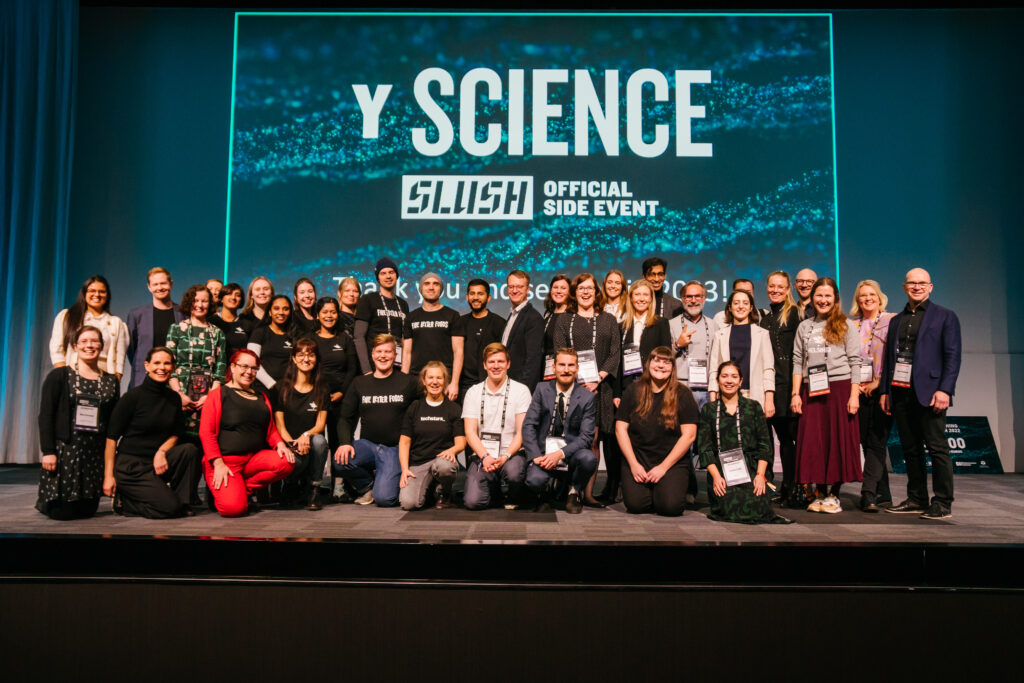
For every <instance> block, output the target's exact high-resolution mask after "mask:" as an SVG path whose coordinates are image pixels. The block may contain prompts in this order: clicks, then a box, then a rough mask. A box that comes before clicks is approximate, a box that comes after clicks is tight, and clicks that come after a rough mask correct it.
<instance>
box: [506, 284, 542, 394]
mask: <svg viewBox="0 0 1024 683" xmlns="http://www.w3.org/2000/svg"><path fill="white" fill-rule="evenodd" d="M505 284H506V286H507V288H508V299H509V301H510V302H511V303H512V310H511V311H509V314H508V321H507V322H506V323H505V329H504V331H503V332H502V335H501V343H502V344H504V345H505V348H506V349H508V355H509V363H510V365H509V369H508V376H509V377H511V378H512V379H514V380H516V381H517V382H521V383H522V384H525V385H526V386H527V388H528V389H529V390H530V391H531V392H532V391H533V390H534V388H536V386H537V382H539V381H540V378H541V377H542V376H543V374H544V318H543V317H541V314H540V313H538V312H537V311H536V310H535V309H534V308H533V306H531V305H530V303H529V302H528V301H527V298H528V297H529V295H530V276H529V275H527V274H526V273H525V272H523V271H521V270H513V271H512V272H511V273H509V274H508V278H507V279H506V281H505Z"/></svg>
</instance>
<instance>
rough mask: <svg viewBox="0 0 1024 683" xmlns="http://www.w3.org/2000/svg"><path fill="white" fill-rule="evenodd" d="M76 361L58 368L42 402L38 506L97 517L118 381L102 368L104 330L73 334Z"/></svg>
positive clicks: (61, 514) (51, 512) (53, 512)
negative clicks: (104, 457) (104, 456)
mask: <svg viewBox="0 0 1024 683" xmlns="http://www.w3.org/2000/svg"><path fill="white" fill-rule="evenodd" d="M71 344H72V348H73V350H74V352H75V362H74V364H73V365H67V366H64V367H59V368H55V369H53V370H52V371H50V374H49V375H47V376H46V380H45V381H44V382H43V388H42V395H41V397H40V401H39V446H40V448H41V449H42V451H43V462H42V470H41V471H40V473H39V497H38V498H37V500H36V509H37V510H39V511H40V512H42V513H43V514H44V515H46V516H47V517H50V518H51V519H59V520H68V519H81V518H83V517H92V516H93V515H94V514H96V509H97V508H98V507H99V504H100V496H102V495H103V490H102V487H103V452H104V446H105V443H106V431H107V425H108V424H109V422H110V414H111V412H112V411H113V409H114V404H115V403H116V402H117V397H118V394H119V393H120V392H119V385H118V381H117V377H116V376H115V375H114V374H113V373H109V372H104V371H103V370H102V369H100V352H101V351H102V349H103V333H102V332H101V331H100V330H99V329H98V328H96V327H93V326H92V325H86V326H85V327H80V328H79V329H78V331H77V332H75V334H74V336H73V337H72V338H71Z"/></svg>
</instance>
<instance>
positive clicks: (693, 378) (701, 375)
mask: <svg viewBox="0 0 1024 683" xmlns="http://www.w3.org/2000/svg"><path fill="white" fill-rule="evenodd" d="M686 366H687V370H688V373H687V377H688V378H689V379H687V384H688V385H689V387H690V388H691V389H707V388H708V362H707V360H705V359H703V358H690V359H688V360H687V361H686Z"/></svg>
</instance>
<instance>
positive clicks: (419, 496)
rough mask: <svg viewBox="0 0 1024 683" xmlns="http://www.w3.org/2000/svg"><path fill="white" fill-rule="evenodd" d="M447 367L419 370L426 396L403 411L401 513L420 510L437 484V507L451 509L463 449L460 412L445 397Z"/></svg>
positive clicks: (432, 364)
mask: <svg viewBox="0 0 1024 683" xmlns="http://www.w3.org/2000/svg"><path fill="white" fill-rule="evenodd" d="M448 381H449V377H448V368H446V367H445V365H444V363H442V362H440V361H436V360H432V361H430V362H429V363H427V364H426V365H424V366H423V369H422V370H420V383H421V384H422V385H423V389H424V390H425V391H426V397H425V398H422V399H417V400H416V401H413V403H412V405H411V406H409V410H407V411H405V419H404V420H403V421H402V436H401V438H399V440H398V461H399V462H400V463H401V464H402V479H401V481H400V482H399V486H400V487H401V490H400V491H399V492H398V503H399V505H401V506H402V509H403V510H419V509H420V508H422V507H423V506H424V505H425V504H426V502H427V494H428V493H429V492H430V491H431V490H432V489H433V487H434V483H435V482H437V489H438V490H437V495H436V498H435V505H434V507H436V508H439V509H440V508H446V507H450V506H451V500H452V484H453V483H454V482H455V475H456V474H458V473H459V466H458V464H457V461H456V459H455V456H457V455H458V454H459V453H461V452H462V451H464V450H465V449H466V432H465V431H464V428H463V425H462V409H461V408H460V407H459V406H458V405H457V404H455V403H453V402H452V401H450V400H448V398H447V397H445V395H444V390H445V387H447V386H448Z"/></svg>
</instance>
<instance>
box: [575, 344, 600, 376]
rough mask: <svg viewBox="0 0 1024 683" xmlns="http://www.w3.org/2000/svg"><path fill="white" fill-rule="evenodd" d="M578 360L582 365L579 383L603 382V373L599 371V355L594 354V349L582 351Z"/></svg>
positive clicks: (578, 355)
mask: <svg viewBox="0 0 1024 683" xmlns="http://www.w3.org/2000/svg"><path fill="white" fill-rule="evenodd" d="M576 359H577V360H578V361H579V364H580V373H579V375H578V376H577V378H576V381H577V382H578V383H580V384H587V383H588V382H594V383H597V382H600V381H601V373H600V371H599V370H598V369H597V354H596V353H594V350H593V349H590V350H588V351H580V352H579V353H578V354H577V357H576Z"/></svg>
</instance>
